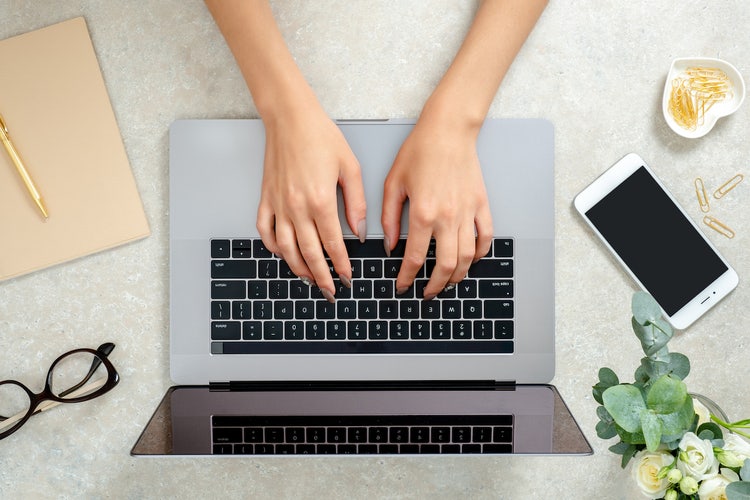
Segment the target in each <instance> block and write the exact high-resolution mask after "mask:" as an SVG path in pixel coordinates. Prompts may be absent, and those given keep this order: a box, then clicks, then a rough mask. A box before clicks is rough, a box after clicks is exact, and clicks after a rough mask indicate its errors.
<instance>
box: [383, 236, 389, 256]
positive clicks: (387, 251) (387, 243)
mask: <svg viewBox="0 0 750 500" xmlns="http://www.w3.org/2000/svg"><path fill="white" fill-rule="evenodd" d="M383 248H385V254H386V256H388V257H390V256H391V239H390V238H389V237H388V236H383Z"/></svg>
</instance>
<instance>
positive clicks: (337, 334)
mask: <svg viewBox="0 0 750 500" xmlns="http://www.w3.org/2000/svg"><path fill="white" fill-rule="evenodd" d="M326 338H327V339H328V340H346V323H345V322H343V321H329V322H328V323H326Z"/></svg>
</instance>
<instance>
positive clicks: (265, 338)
mask: <svg viewBox="0 0 750 500" xmlns="http://www.w3.org/2000/svg"><path fill="white" fill-rule="evenodd" d="M345 243H346V246H347V251H348V253H349V258H350V260H351V264H352V282H351V285H352V286H351V288H347V287H345V286H344V285H343V284H342V283H341V282H340V280H339V279H338V278H337V276H336V273H335V272H333V268H332V266H331V274H332V276H334V283H335V285H336V302H335V303H333V304H332V303H329V302H328V301H326V300H325V298H324V297H323V296H322V294H321V293H320V290H318V288H317V287H314V286H313V287H310V286H307V285H305V284H304V283H303V282H302V281H301V280H299V279H298V278H297V277H296V276H295V275H294V274H293V273H292V272H291V270H290V269H289V266H288V265H287V264H286V262H284V261H283V260H280V259H278V258H277V257H275V256H274V255H273V254H271V252H269V251H268V250H267V249H266V248H265V246H264V245H263V242H262V241H261V240H260V239H259V238H255V239H252V238H239V239H238V238H235V239H228V238H227V239H213V240H211V242H210V245H211V283H210V287H211V313H210V314H211V318H210V332H211V353H212V354H337V353H444V352H445V353H448V352H450V353H480V352H481V353H508V354H510V353H512V352H513V350H514V341H513V339H514V328H513V317H514V308H513V288H514V285H513V239H511V238H498V239H495V240H494V241H493V242H492V248H491V250H490V252H489V253H488V254H487V256H486V257H484V258H482V259H481V260H480V261H479V262H477V263H475V264H474V265H472V266H471V268H469V273H468V276H467V278H466V279H464V280H463V281H462V282H461V283H459V284H458V285H456V287H455V288H453V289H451V290H446V291H443V292H442V293H440V294H439V295H438V296H437V299H434V300H430V301H425V300H423V299H422V297H423V290H424V287H425V285H426V284H427V282H428V280H429V276H430V274H431V273H432V269H433V268H434V266H435V242H434V240H433V242H432V244H431V246H430V249H429V252H428V255H427V259H426V261H425V265H424V266H423V267H422V269H421V270H420V271H419V272H418V273H417V278H416V280H415V283H414V285H413V286H412V287H410V288H409V290H408V291H407V292H406V293H404V294H400V295H399V294H396V293H395V281H396V277H397V275H398V271H399V267H400V265H401V258H402V257H403V252H404V247H405V240H401V241H399V243H398V245H397V246H396V248H395V249H394V250H393V251H392V252H391V256H390V257H388V256H386V254H385V251H384V249H383V240H382V238H381V239H376V238H372V239H368V240H367V241H365V242H364V243H360V242H359V240H357V239H346V240H345ZM329 264H330V262H329Z"/></svg>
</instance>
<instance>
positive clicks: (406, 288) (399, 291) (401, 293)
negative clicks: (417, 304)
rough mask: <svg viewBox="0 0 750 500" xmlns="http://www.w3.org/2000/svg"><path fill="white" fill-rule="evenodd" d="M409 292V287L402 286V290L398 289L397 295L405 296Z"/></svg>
mask: <svg viewBox="0 0 750 500" xmlns="http://www.w3.org/2000/svg"><path fill="white" fill-rule="evenodd" d="M408 291H409V287H408V286H402V287H401V288H396V295H403V294H405V293H406V292H408Z"/></svg>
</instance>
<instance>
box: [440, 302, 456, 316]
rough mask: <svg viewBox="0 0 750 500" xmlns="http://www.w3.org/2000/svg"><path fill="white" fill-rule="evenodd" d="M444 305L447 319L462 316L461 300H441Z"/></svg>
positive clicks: (444, 314)
mask: <svg viewBox="0 0 750 500" xmlns="http://www.w3.org/2000/svg"><path fill="white" fill-rule="evenodd" d="M441 303H442V305H443V318H445V319H456V318H460V317H461V302H460V301H458V300H444V301H442V302H441Z"/></svg>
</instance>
